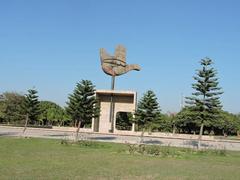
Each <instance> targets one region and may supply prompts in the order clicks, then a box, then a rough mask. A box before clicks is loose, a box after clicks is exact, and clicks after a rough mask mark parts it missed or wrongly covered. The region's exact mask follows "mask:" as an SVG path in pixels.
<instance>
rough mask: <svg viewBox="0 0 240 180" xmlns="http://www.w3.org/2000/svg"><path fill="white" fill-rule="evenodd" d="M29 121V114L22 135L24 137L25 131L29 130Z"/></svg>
mask: <svg viewBox="0 0 240 180" xmlns="http://www.w3.org/2000/svg"><path fill="white" fill-rule="evenodd" d="M28 120H29V115H28V114H27V115H26V120H25V125H24V128H23V133H22V135H24V133H25V131H26V130H27V125H28Z"/></svg>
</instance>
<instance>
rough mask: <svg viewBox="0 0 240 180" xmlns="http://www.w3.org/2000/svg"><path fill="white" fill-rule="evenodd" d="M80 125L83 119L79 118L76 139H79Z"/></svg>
mask: <svg viewBox="0 0 240 180" xmlns="http://www.w3.org/2000/svg"><path fill="white" fill-rule="evenodd" d="M80 127H81V121H80V120H79V121H78V127H77V130H76V135H75V141H78V134H79V130H80Z"/></svg>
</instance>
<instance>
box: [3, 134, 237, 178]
mask: <svg viewBox="0 0 240 180" xmlns="http://www.w3.org/2000/svg"><path fill="white" fill-rule="evenodd" d="M0 179H1V180H4V179H138V180H141V179H227V180H229V179H234V180H235V179H240V152H227V154H226V156H222V155H217V154H214V153H197V154H192V153H190V154H187V153H185V154H183V155H181V156H177V157H152V156H147V155H136V154H134V155H131V154H128V153H127V146H126V145H122V144H110V143H96V144H93V145H92V146H81V145H63V144H61V143H60V140H49V139H21V138H5V137H1V138H0Z"/></svg>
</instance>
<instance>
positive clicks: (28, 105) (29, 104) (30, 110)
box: [23, 89, 41, 134]
mask: <svg viewBox="0 0 240 180" xmlns="http://www.w3.org/2000/svg"><path fill="white" fill-rule="evenodd" d="M37 93H38V92H37V90H35V89H30V90H28V94H26V95H25V101H24V103H23V109H24V112H25V115H26V120H25V126H24V130H23V134H24V133H25V131H26V128H27V125H28V123H29V121H30V123H32V124H33V123H34V122H36V121H37V120H38V118H39V115H40V113H41V112H40V106H39V104H40V102H39V100H38V95H37Z"/></svg>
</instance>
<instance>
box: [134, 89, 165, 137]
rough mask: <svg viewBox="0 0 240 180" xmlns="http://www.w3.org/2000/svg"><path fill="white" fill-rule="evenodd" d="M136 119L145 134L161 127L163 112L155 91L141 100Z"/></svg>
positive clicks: (148, 92)
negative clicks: (146, 131)
mask: <svg viewBox="0 0 240 180" xmlns="http://www.w3.org/2000/svg"><path fill="white" fill-rule="evenodd" d="M134 119H135V122H136V123H137V125H138V127H139V128H140V129H142V130H143V131H142V132H143V133H144V131H145V130H146V129H148V130H152V129H154V128H158V127H159V126H160V119H161V110H160V107H159V104H158V102H157V97H156V95H155V93H154V92H153V91H151V90H149V91H147V92H146V93H145V94H144V95H143V97H142V99H140V101H139V103H138V107H137V110H136V113H135V118H134ZM142 135H143V134H142Z"/></svg>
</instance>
